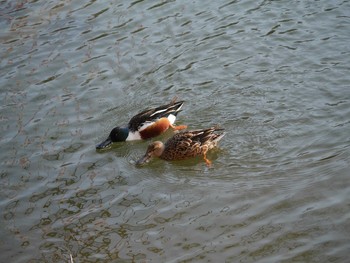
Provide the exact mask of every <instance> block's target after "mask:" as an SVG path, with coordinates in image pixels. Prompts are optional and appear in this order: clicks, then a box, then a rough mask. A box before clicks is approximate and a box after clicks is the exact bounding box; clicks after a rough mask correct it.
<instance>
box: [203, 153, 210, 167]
mask: <svg viewBox="0 0 350 263" xmlns="http://www.w3.org/2000/svg"><path fill="white" fill-rule="evenodd" d="M203 159H204V161H205V163H206V164H207V166H208V167H210V166H211V161H210V160H209V159H207V155H206V154H204V155H203Z"/></svg>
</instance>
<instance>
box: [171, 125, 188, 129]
mask: <svg viewBox="0 0 350 263" xmlns="http://www.w3.org/2000/svg"><path fill="white" fill-rule="evenodd" d="M170 127H171V128H172V129H173V130H174V131H179V130H183V129H187V125H179V126H174V125H171V124H170Z"/></svg>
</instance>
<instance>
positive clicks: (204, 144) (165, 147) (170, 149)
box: [137, 127, 225, 166]
mask: <svg viewBox="0 0 350 263" xmlns="http://www.w3.org/2000/svg"><path fill="white" fill-rule="evenodd" d="M222 130H224V129H221V128H217V127H211V128H209V129H204V130H193V131H183V132H180V133H177V134H175V135H174V136H173V137H172V138H170V139H169V140H168V141H167V142H166V143H165V144H163V143H162V142H160V141H155V142H153V143H151V144H150V145H149V146H148V149H147V152H146V154H145V155H144V156H143V157H142V158H141V159H140V160H139V161H137V164H138V165H141V164H144V163H146V162H148V161H149V160H150V159H151V158H152V157H154V156H155V157H159V158H161V159H164V160H167V161H173V160H183V159H187V158H190V157H195V156H198V155H202V156H203V159H204V161H205V162H206V164H207V165H208V166H210V165H211V161H210V160H208V159H207V157H206V154H207V152H208V151H209V150H211V149H213V148H214V147H215V146H217V143H218V142H219V141H220V140H221V138H222V137H223V136H224V135H225V133H215V132H216V131H222Z"/></svg>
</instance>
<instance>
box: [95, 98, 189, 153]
mask: <svg viewBox="0 0 350 263" xmlns="http://www.w3.org/2000/svg"><path fill="white" fill-rule="evenodd" d="M183 103H184V102H183V101H178V102H176V98H174V99H173V100H172V101H171V102H170V103H169V104H166V105H163V106H159V107H157V108H154V109H148V110H144V111H142V112H140V113H139V114H137V115H135V116H134V117H132V118H131V120H130V121H129V123H128V126H127V127H115V128H113V129H112V131H111V132H110V134H109V136H108V138H107V139H106V140H105V141H103V142H101V143H100V144H98V145H96V149H98V150H100V149H105V148H107V147H109V146H111V144H112V143H113V142H122V141H131V140H144V139H148V138H152V137H155V136H158V135H160V134H162V133H163V132H165V131H166V130H167V129H168V128H169V127H171V128H172V129H174V130H181V129H185V128H187V126H186V125H179V126H174V123H175V120H176V116H177V114H178V113H179V111H180V110H181V107H182V105H183Z"/></svg>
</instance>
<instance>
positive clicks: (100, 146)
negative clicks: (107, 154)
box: [96, 137, 112, 150]
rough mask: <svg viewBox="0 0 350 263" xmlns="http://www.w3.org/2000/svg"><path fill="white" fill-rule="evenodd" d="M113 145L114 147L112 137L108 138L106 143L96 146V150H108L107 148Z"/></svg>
mask: <svg viewBox="0 0 350 263" xmlns="http://www.w3.org/2000/svg"><path fill="white" fill-rule="evenodd" d="M111 145H112V140H111V138H110V137H108V138H107V139H106V140H105V141H103V142H101V143H100V144H97V145H96V150H102V149H106V148H108V147H110V146H111Z"/></svg>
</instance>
